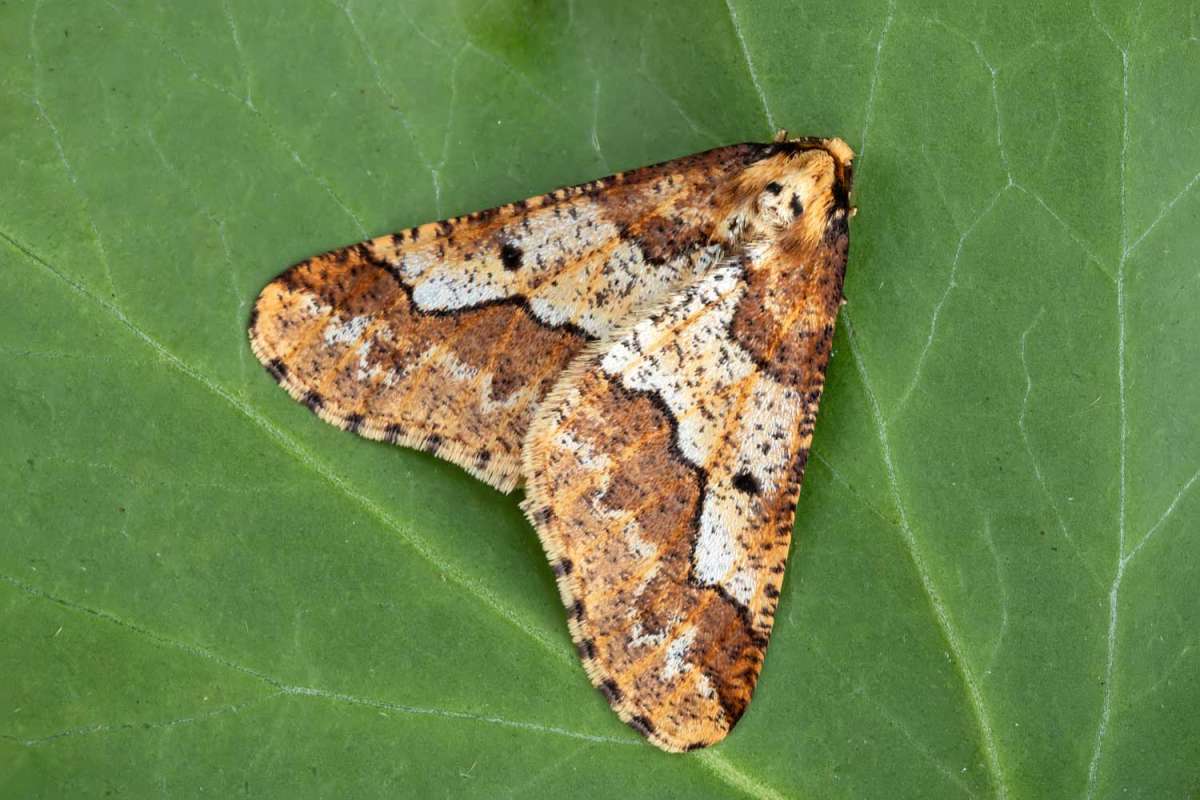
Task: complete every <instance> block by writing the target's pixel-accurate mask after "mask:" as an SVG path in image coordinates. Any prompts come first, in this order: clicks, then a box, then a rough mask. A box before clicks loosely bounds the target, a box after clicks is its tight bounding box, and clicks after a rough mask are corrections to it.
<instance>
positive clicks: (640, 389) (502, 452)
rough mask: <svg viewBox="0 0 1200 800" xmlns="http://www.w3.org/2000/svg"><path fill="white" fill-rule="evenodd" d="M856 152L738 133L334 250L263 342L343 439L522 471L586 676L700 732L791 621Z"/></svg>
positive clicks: (489, 476)
mask: <svg viewBox="0 0 1200 800" xmlns="http://www.w3.org/2000/svg"><path fill="white" fill-rule="evenodd" d="M852 160H853V153H852V152H851V150H850V148H849V147H847V146H846V144H845V143H844V142H842V141H841V140H840V139H814V138H806V139H786V138H784V139H780V140H777V141H775V142H772V143H769V144H756V143H748V144H740V145H732V146H729V147H722V148H718V149H715V150H709V151H707V152H704V153H699V154H697V155H693V156H688V157H686V158H680V159H677V160H674V161H668V162H665V163H663V164H658V165H655V166H651V167H644V168H642V169H637V170H633V171H631V172H626V173H620V174H617V175H613V176H611V177H608V178H602V179H600V180H597V181H593V182H591V183H586V184H583V185H580V186H575V187H572V188H567V189H559V190H557V191H554V192H551V193H549V194H545V195H541V196H539V197H534V198H531V199H529V200H524V201H520V202H517V203H512V204H510V205H507V206H501V207H499V208H495V209H491V210H488V211H482V212H478V213H475V214H469V215H467V216H464V217H457V218H454V219H450V220H446V221H443V222H436V223H430V224H427V225H422V226H419V227H416V228H411V229H408V230H405V231H401V232H398V233H395V234H391V235H388V236H382V237H379V238H377V239H371V240H369V241H365V242H362V243H359V244H356V245H352V246H350V247H346V248H343V249H340V250H334V251H331V252H329V253H326V254H324V255H320V256H316V257H314V258H311V259H308V260H305V261H302V262H300V263H299V264H297V265H296V266H294V267H292V268H291V269H289V270H287V271H285V272H284V273H283V274H281V275H280V276H279V277H278V278H276V279H275V280H274V281H272V282H271V283H270V284H268V285H267V287H266V288H265V289H264V290H263V291H262V293H261V294H260V296H259V298H258V300H257V302H256V303H255V306H254V310H253V312H252V316H251V323H250V342H251V346H252V348H253V350H254V353H255V355H256V356H257V357H258V358H259V360H260V361H262V363H263V364H264V365H265V366H266V367H267V369H268V370H269V371H270V373H271V374H272V375H273V376H274V377H275V379H276V380H277V381H278V382H279V383H280V384H281V385H282V386H283V387H284V388H285V389H287V391H288V392H289V393H290V394H291V395H292V396H293V397H295V398H296V399H298V400H300V401H301V402H303V403H304V404H305V405H307V406H308V407H309V408H310V409H312V410H313V411H314V412H316V413H317V414H319V415H320V416H321V417H322V418H323V419H325V420H327V421H329V422H332V423H333V424H335V425H338V426H339V427H341V428H344V429H347V430H352V431H354V432H356V433H359V434H361V435H363V436H366V437H369V438H372V439H383V440H386V441H390V442H393V443H396V444H402V445H405V446H409V447H416V448H422V449H426V450H429V451H431V452H434V453H436V454H437V455H439V456H441V457H443V458H445V459H447V460H449V461H452V462H454V463H456V464H458V465H460V466H462V467H463V468H465V469H466V470H468V471H469V472H471V473H472V474H474V475H476V476H478V477H479V478H481V479H482V480H484V481H486V482H488V483H490V484H491V485H493V486H495V487H497V488H499V489H501V490H503V491H510V490H511V489H513V488H514V487H516V486H517V484H518V483H519V482H521V481H522V480H524V482H525V484H526V486H527V496H526V499H525V502H524V506H525V508H526V511H527V512H528V514H529V517H530V520H531V521H532V523H533V525H534V527H535V528H536V529H537V532H538V535H539V536H540V537H541V540H542V543H543V545H544V547H545V549H546V552H547V555H548V557H549V559H550V562H551V565H552V567H553V568H554V571H555V574H556V575H557V576H558V584H559V589H560V591H561V593H562V599H563V602H564V604H565V605H566V607H567V610H568V620H569V625H570V629H571V634H572V637H573V638H574V640H575V642H576V645H577V647H578V649H579V653H580V657H581V659H582V661H583V664H584V666H585V667H586V669H587V672H588V675H589V676H590V677H591V679H592V681H593V683H595V685H596V686H597V687H599V688H600V689H601V690H602V691H603V692H604V693H605V695H606V696H607V698H608V700H609V702H610V703H611V704H612V706H613V708H614V709H615V710H616V711H617V713H618V714H619V715H620V716H621V718H622V719H623V720H625V721H626V722H628V723H629V724H630V725H631V726H633V727H634V728H635V729H637V730H638V731H640V732H641V733H642V734H644V735H645V736H646V737H647V738H649V739H650V740H651V741H652V742H653V743H654V744H656V745H658V746H659V747H661V748H663V749H666V750H673V751H674V750H686V749H693V748H696V747H703V746H706V745H709V744H712V743H714V742H716V741H719V740H720V739H722V738H723V737H724V736H725V735H726V734H727V733H728V732H729V730H730V729H731V728H732V727H733V725H734V724H735V723H736V722H737V720H738V719H739V717H740V716H741V715H742V713H743V711H745V709H746V706H747V704H748V703H749V701H750V697H751V694H752V693H753V690H754V686H755V683H756V682H757V679H758V674H759V671H760V668H761V666H762V660H763V655H764V652H765V649H766V645H767V640H768V637H769V636H770V633H771V625H772V621H773V619H774V613H775V608H776V604H777V602H778V598H779V593H780V588H781V585H782V579H783V571H784V564H785V562H786V558H787V552H788V546H789V543H790V538H791V530H792V521H793V515H794V509H795V503H796V499H797V497H798V495H799V491H800V482H801V479H802V477H803V474H804V465H805V461H806V458H807V455H808V447H809V442H810V441H811V436H812V430H813V424H814V420H815V417H816V412H817V406H818V403H819V402H820V397H821V390H822V387H823V385H824V378H825V367H826V363H827V361H828V358H829V350H830V343H831V341H832V336H833V326H834V321H835V319H836V316H837V312H838V308H839V306H840V304H841V302H842V279H843V275H844V271H845V262H846V252H847V247H848V241H849V240H848V225H847V223H848V218H849V215H850V212H851V209H850V204H849V192H850V185H851V162H852Z"/></svg>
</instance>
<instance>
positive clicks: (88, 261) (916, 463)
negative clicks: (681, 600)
mask: <svg viewBox="0 0 1200 800" xmlns="http://www.w3.org/2000/svg"><path fill="white" fill-rule="evenodd" d="M1198 25H1200V23H1198V22H1197V18H1196V15H1195V12H1194V10H1193V11H1191V12H1188V11H1186V10H1185V9H1184V8H1183V7H1182V6H1181V5H1180V4H1178V3H1171V2H1167V0H1148V2H1145V3H1142V4H1140V5H1138V6H1137V7H1136V8H1135V7H1132V6H1130V4H1125V3H1119V2H1116V0H1103V1H1102V0H1097V2H1095V3H1092V4H1090V5H1089V4H1086V3H1081V2H1068V3H1053V4H1040V3H1023V2H1018V3H1016V4H1011V3H1010V4H1008V5H1006V6H1005V8H1004V11H1003V13H1001V12H1000V11H998V10H992V11H987V10H982V11H981V10H980V9H976V8H972V7H969V6H964V5H962V4H954V3H944V4H938V3H934V2H922V3H910V2H903V0H890V2H889V0H850V2H843V3H833V2H818V3H803V4H802V3H798V2H784V1H783V0H762V2H753V3H752V2H749V1H748V0H728V2H725V3H722V2H719V1H717V0H712V1H710V2H703V3H701V2H695V3H692V2H689V3H683V4H680V3H667V2H632V0H619V1H617V2H611V3H609V2H606V3H582V2H574V3H572V2H566V3H543V2H534V0H524V1H523V2H522V1H520V0H492V1H491V2H487V1H486V0H461V1H460V2H456V3H443V2H434V1H433V0H421V1H420V2H407V3H402V4H396V3H383V2H375V0H348V2H347V3H345V4H338V3H333V2H324V1H322V0H295V2H289V3H286V4H276V5H275V6H274V7H273V8H272V7H270V6H269V5H268V4H263V3H248V2H236V0H203V2H196V3H188V4H161V3H154V2H149V0H113V2H111V3H84V2H71V1H69V0H32V1H25V2H10V3H7V4H4V5H3V6H0V42H2V45H3V46H2V47H0V64H2V65H3V69H0V76H2V77H0V177H2V179H3V181H2V182H3V186H4V187H5V191H4V192H3V193H0V269H2V270H3V274H4V277H5V279H6V280H5V281H4V283H3V285H4V289H3V297H4V300H5V301H6V302H5V303H4V308H5V313H4V314H3V315H2V316H0V367H2V369H0V376H2V377H0V386H2V387H3V391H4V396H5V398H6V400H7V401H8V407H7V409H6V412H5V413H4V414H3V415H2V416H0V441H2V442H3V443H4V446H3V447H0V496H3V497H4V498H5V502H3V503H2V504H0V507H2V510H0V545H2V546H0V619H2V623H0V628H2V630H3V632H4V635H3V637H0V674H3V675H4V676H5V680H4V681H0V786H2V787H3V794H5V795H6V796H31V797H54V796H71V797H78V796H97V795H100V794H102V793H114V794H124V795H126V796H146V795H150V794H156V795H159V794H164V795H169V796H177V797H183V796H198V795H201V794H204V795H208V796H227V795H231V794H234V793H239V792H240V793H242V794H246V795H251V796H274V795H278V796H297V795H300V796H355V797H375V796H379V797H394V796H414V797H418V796H419V797H432V796H451V797H498V796H525V795H528V794H541V795H546V796H551V795H553V796H562V797H573V796H594V797H625V798H628V797H672V796H674V797H701V796H729V795H741V796H749V797H756V798H780V797H880V796H889V797H961V796H978V797H990V796H997V797H1011V798H1024V797H1029V798H1033V797H1063V796H1065V797H1115V796H1122V797H1124V796H1145V797H1165V796H1184V795H1190V794H1192V793H1195V792H1196V791H1198V790H1200V768H1198V767H1197V764H1200V758H1198V756H1200V721H1198V718H1197V716H1196V714H1195V713H1194V712H1195V709H1196V708H1197V707H1200V660H1198V659H1200V642H1198V641H1197V632H1196V631H1197V626H1196V619H1197V618H1198V617H1200V594H1197V593H1196V591H1195V585H1196V581H1197V577H1198V571H1200V540H1198V539H1197V537H1196V536H1195V535H1193V534H1194V533H1195V531H1196V528H1197V522H1198V521H1200V487H1197V486H1196V484H1197V483H1200V478H1198V476H1200V473H1198V472H1197V470H1198V468H1200V426H1197V425H1196V419H1197V417H1198V414H1200V401H1198V399H1197V398H1200V371H1198V370H1196V368H1195V365H1196V363H1197V359H1198V356H1200V344H1198V343H1200V315H1197V314H1196V308H1197V304H1198V302H1200V274H1198V273H1197V271H1196V269H1197V268H1196V258H1195V254H1196V253H1197V252H1200V224H1198V223H1200V188H1197V183H1200V135H1198V134H1200V102H1198V98H1197V96H1196V95H1195V93H1194V92H1191V91H1189V90H1187V89H1186V81H1187V77H1186V76H1189V75H1195V74H1197V72H1198V71H1200V47H1197V41H1198V39H1197V32H1198V31H1200V28H1198ZM776 126H786V127H788V128H789V129H791V130H792V132H793V133H795V134H801V135H807V134H814V135H838V136H842V137H844V138H845V139H847V140H848V141H849V142H850V143H851V145H852V146H853V147H854V148H855V149H856V151H857V152H858V154H859V159H858V162H857V165H856V182H855V189H856V201H857V204H858V207H859V213H858V217H857V218H856V220H855V222H854V225H853V228H852V247H851V256H850V264H849V269H848V279H847V295H848V297H849V298H850V304H849V305H848V306H847V307H846V309H845V311H844V316H843V319H842V322H841V325H840V327H839V331H838V338H837V342H836V345H837V346H836V351H835V354H834V356H833V360H832V364H831V370H830V385H829V387H828V389H827V392H826V395H825V401H824V403H823V408H822V413H821V420H820V424H819V425H818V429H817V436H816V441H815V445H814V450H813V459H812V461H811V462H810V468H809V475H808V479H807V482H806V485H805V488H804V492H803V495H802V497H801V502H800V508H799V514H798V523H797V539H796V544H795V546H794V550H793V554H792V558H791V565H790V568H789V572H788V577H787V580H786V582H785V584H784V592H783V596H782V599H781V606H780V614H779V617H778V620H777V622H776V628H775V635H774V637H773V643H772V646H771V648H770V651H769V652H770V655H769V657H768V658H767V662H766V665H765V668H764V672H763V676H762V680H761V683H760V686H759V690H758V693H757V696H756V698H755V701H754V703H753V704H752V705H751V708H750V711H749V712H748V713H747V715H746V717H745V718H744V720H743V721H742V723H741V724H740V725H739V727H738V729H737V730H736V731H735V732H734V733H733V734H732V735H731V736H730V738H729V739H728V740H727V741H726V742H725V743H724V744H722V745H721V746H719V747H717V748H714V749H713V750H711V751H706V752H703V753H698V754H691V755H688V756H682V757H681V756H669V755H666V754H663V753H660V752H658V751H656V750H654V749H653V748H651V747H649V746H648V745H646V744H645V743H643V742H642V741H641V740H640V739H639V738H638V737H637V736H636V735H635V734H634V733H632V732H631V731H629V730H628V729H627V728H625V726H623V725H622V724H620V723H619V721H618V720H617V719H616V717H615V716H614V715H613V714H612V713H611V712H610V711H609V709H608V707H607V705H606V704H605V702H604V701H603V699H602V698H601V697H600V695H599V694H598V693H596V692H595V691H594V690H593V689H592V688H591V687H590V685H589V684H588V682H587V680H586V679H585V677H584V675H583V672H582V669H581V667H580V666H579V664H578V662H577V659H576V658H575V656H574V654H573V652H572V651H571V648H570V643H569V640H568V637H567V633H566V625H565V621H564V618H563V612H562V609H561V607H560V605H559V603H558V600H557V598H556V596H555V589H554V585H553V580H552V575H551V573H550V570H549V568H548V566H547V565H546V563H545V561H544V558H543V557H542V554H541V552H540V548H539V546H538V544H537V541H536V537H535V536H534V534H533V532H532V531H531V530H530V529H529V527H528V525H527V524H526V523H525V521H524V520H523V518H522V516H521V514H520V513H519V511H518V509H517V506H516V499H515V498H512V497H505V496H502V495H499V494H497V493H495V492H493V491H491V490H490V489H488V488H487V487H485V486H483V485H482V484H480V483H477V482H475V481H473V480H471V479H470V478H469V477H467V476H466V475H465V474H464V473H462V472H461V471H460V470H458V469H456V468H454V467H452V466H450V465H447V464H444V463H441V462H439V461H437V460H435V459H433V458H431V457H428V456H426V455H424V454H420V453H414V452H409V451H405V450H400V449H397V448H392V447H388V446H386V445H381V444H375V443H369V442H366V441H362V440H359V439H357V438H355V437H353V436H350V435H347V434H344V433H341V432H339V431H337V430H335V429H333V428H332V427H330V426H328V425H325V424H323V423H321V422H319V421H318V420H317V419H316V418H314V417H313V416H312V415H311V414H309V413H308V412H307V411H306V410H305V409H303V408H302V407H301V406H299V405H298V404H296V403H294V402H292V401H291V400H290V399H289V398H287V397H286V395H285V394H284V393H283V392H281V391H279V390H278V388H277V387H275V386H274V384H273V383H272V381H271V380H270V378H269V377H268V376H267V375H266V373H265V372H264V371H263V370H262V369H261V368H260V367H259V366H258V365H257V364H256V363H255V362H254V359H253V357H252V356H251V354H250V352H249V349H248V347H247V344H246V339H245V333H244V330H245V324H246V315H247V313H248V308H249V303H250V302H251V300H252V299H253V297H254V296H255V294H256V293H257V291H258V289H259V288H260V287H261V286H262V285H263V284H264V283H265V282H266V281H267V280H268V279H269V278H270V277H272V276H273V275H274V274H275V273H277V272H278V271H279V270H280V269H281V268H282V267H283V266H285V265H287V264H290V263H293V262H295V261H297V260H298V259H300V258H303V257H306V256H309V255H311V254H313V253H315V252H319V251H322V250H325V249H328V248H331V247H334V246H337V245H342V244H346V243H348V242H352V241H355V240H357V239H361V238H364V237H366V236H367V235H371V234H378V233H382V232H386V231H389V230H393V229H397V228H400V227H407V226H410V225H413V224H415V223H419V222H424V221H428V220H430V219H436V218H439V217H444V216H449V215H451V214H455V213H461V212H466V211H472V210H476V209H480V208H485V207H489V206H492V205H495V204H497V203H500V202H504V201H508V200H512V199H516V198H520V197H525V196H529V195H532V194H535V193H539V192H542V191H546V190H548V189H550V188H552V187H554V186H558V185H563V184H570V183H578V182H581V181H584V180H588V179H591V178H594V177H597V176H600V175H603V174H606V173H608V172H611V171H614V170H617V169H623V168H630V167H635V166H639V165H642V164H646V163H651V162H654V161H658V160H662V159H666V158H672V157H676V156H680V155H683V154H686V153H689V152H694V151H697V150H701V149H704V148H707V147H712V146H716V145H719V144H725V143H730V142H734V141H742V140H748V139H759V140H762V139H767V138H770V136H771V135H772V134H773V132H774V128H775V127H776Z"/></svg>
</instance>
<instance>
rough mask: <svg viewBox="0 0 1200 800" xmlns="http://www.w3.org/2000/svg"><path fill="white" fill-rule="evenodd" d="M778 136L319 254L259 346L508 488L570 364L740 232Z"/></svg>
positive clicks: (395, 430)
mask: <svg viewBox="0 0 1200 800" xmlns="http://www.w3.org/2000/svg"><path fill="white" fill-rule="evenodd" d="M776 147H777V146H776V145H765V144H740V145H731V146H728V147H722V148H717V149H715V150H710V151H707V152H705V153H700V154H697V155H694V156H688V157H685V158H680V159H676V160H673V161H668V162H664V163H662V164H659V165H655V166H651V167H643V168H641V169H637V170H633V171H630V172H626V173H619V174H617V175H613V176H611V177H609V178H603V179H600V180H597V181H592V182H590V183H585V184H582V185H579V186H575V187H571V188H566V189H559V190H557V191H554V192H551V193H549V194H545V195H541V196H538V197H534V198H530V199H528V200H524V201H520V202H517V203H512V204H509V205H506V206H501V207H498V208H494V209H491V210H488V211H483V212H478V213H475V214H470V215H467V216H462V217H457V218H453V219H449V220H446V221H443V222H436V223H430V224H427V225H422V226H419V227H415V228H411V229H408V230H404V231H401V232H398V233H395V234H392V235H388V236H382V237H379V238H375V239H371V240H368V241H365V242H361V243H359V244H356V245H353V246H350V247H345V248H341V249H338V250H334V251H331V252H329V253H325V254H323V255H319V256H316V257H314V258H310V259H307V260H305V261H302V262H300V263H298V264H296V265H295V266H293V267H291V268H290V269H288V270H287V271H285V272H284V273H282V274H281V275H280V276H279V277H278V278H276V279H275V280H274V281H272V282H271V283H270V284H268V285H267V286H266V288H264V289H263V291H262V293H261V294H260V295H259V297H258V299H257V301H256V303H255V306H254V309H253V311H252V313H251V321H250V330H249V334H250V342H251V346H252V349H253V351H254V353H255V355H256V356H257V357H258V359H259V360H260V361H261V362H262V363H263V365H264V366H266V367H267V369H268V370H269V371H270V372H271V374H272V375H273V376H274V377H275V379H276V380H277V381H278V382H279V383H280V384H281V385H282V386H283V387H284V388H285V389H286V390H287V391H288V392H289V393H290V394H291V395H292V396H293V397H294V398H296V399H297V400H299V401H300V402H302V403H304V404H305V405H307V406H308V407H309V408H310V409H312V410H313V411H314V412H316V413H317V414H319V415H320V416H321V417H322V418H323V419H325V420H326V421H328V422H331V423H333V424H334V425H337V426H338V427H340V428H343V429H345V430H350V431H354V432H356V433H358V434H360V435H362V436H365V437H368V438H371V439H379V440H386V441H389V442H392V443H395V444H401V445H404V446H408V447H414V448H418V449H424V450H428V451H430V452H433V453H435V454H437V455H439V456H440V457H442V458H445V459H447V460H449V461H452V462H454V463H456V464H458V465H460V466H462V467H463V468H465V469H466V470H467V471H469V472H471V473H472V474H473V475H475V476H477V477H479V478H481V479H482V480H484V481H486V482H487V483H489V484H491V485H493V486H495V487H497V488H499V489H501V490H503V491H509V490H511V489H512V488H514V487H515V486H516V485H517V484H518V483H519V481H520V479H521V457H520V453H521V446H522V442H523V440H524V437H525V433H526V431H527V429H528V425H529V421H530V419H531V418H532V415H533V411H534V409H535V407H536V406H537V404H538V402H539V401H540V400H541V398H542V397H543V396H544V395H545V394H546V392H548V391H549V389H550V388H551V386H553V384H554V382H555V380H556V379H557V377H558V376H559V374H560V373H561V372H562V371H563V370H564V369H565V368H566V367H567V365H568V364H569V363H570V362H571V360H572V359H573V358H575V357H576V355H577V354H578V353H579V352H580V351H581V350H582V349H583V348H584V347H585V346H586V345H587V344H588V343H589V342H593V341H596V340H597V339H600V338H602V337H604V336H606V335H608V334H609V333H610V332H611V331H612V330H613V329H614V328H615V327H616V326H617V325H618V324H619V323H620V322H621V321H622V320H624V318H625V317H627V316H628V315H629V313H630V312H631V310H632V309H635V308H639V307H644V306H646V305H649V304H652V303H654V302H661V300H662V298H663V297H666V296H669V295H670V294H671V293H672V292H675V291H677V290H678V289H679V288H680V287H681V286H683V285H686V284H687V283H688V282H690V281H691V280H693V279H694V278H695V277H697V276H698V275H701V274H703V273H704V272H705V271H707V270H708V269H710V268H711V266H712V265H713V264H714V263H715V262H716V261H717V260H718V259H719V258H720V257H721V256H722V254H723V253H724V252H725V251H726V250H727V248H728V247H729V246H730V244H731V243H732V242H733V241H735V240H736V239H737V237H738V235H739V229H738V227H737V226H738V225H739V224H740V218H739V217H738V216H737V214H734V213H731V212H732V209H731V207H730V206H729V205H728V204H727V203H725V202H723V201H722V200H721V189H722V187H725V186H728V185H729V184H730V182H731V181H733V180H735V179H736V177H737V176H738V175H741V174H742V173H744V172H745V171H746V170H747V169H749V168H751V167H753V166H754V165H756V164H758V163H760V162H762V161H764V160H770V159H771V158H772V157H773V156H775V155H776V149H775V148H776Z"/></svg>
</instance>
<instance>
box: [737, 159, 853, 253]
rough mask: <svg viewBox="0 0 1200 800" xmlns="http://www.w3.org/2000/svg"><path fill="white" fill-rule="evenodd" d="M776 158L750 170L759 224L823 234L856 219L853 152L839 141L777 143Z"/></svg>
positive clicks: (751, 189)
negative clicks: (853, 192)
mask: <svg viewBox="0 0 1200 800" xmlns="http://www.w3.org/2000/svg"><path fill="white" fill-rule="evenodd" d="M772 150H773V152H772V155H771V156H770V157H769V158H767V159H764V160H763V161H762V162H760V163H759V164H756V165H755V167H754V168H753V169H752V170H749V171H748V174H747V176H746V177H747V179H749V180H750V181H752V183H751V185H750V186H747V187H746V188H747V189H748V190H749V192H748V194H750V195H752V196H753V198H754V199H753V214H754V215H755V217H756V218H757V221H758V222H759V224H760V225H763V226H766V227H769V228H774V229H777V230H778V229H784V228H786V229H799V230H804V231H807V232H808V233H809V234H810V235H814V236H815V235H819V234H820V233H821V232H822V231H824V230H825V229H826V227H827V226H828V225H830V224H833V225H844V224H845V222H846V221H847V220H848V219H849V218H850V216H852V214H853V210H852V208H851V205H850V188H851V180H852V178H851V175H852V167H851V164H852V162H853V159H854V152H853V151H852V150H851V149H850V147H849V146H848V145H847V144H846V143H845V142H843V141H842V140H841V139H818V138H805V139H789V140H785V141H781V142H775V143H774V144H773V145H772Z"/></svg>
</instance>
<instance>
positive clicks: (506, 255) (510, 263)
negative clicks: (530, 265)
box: [500, 242, 525, 270]
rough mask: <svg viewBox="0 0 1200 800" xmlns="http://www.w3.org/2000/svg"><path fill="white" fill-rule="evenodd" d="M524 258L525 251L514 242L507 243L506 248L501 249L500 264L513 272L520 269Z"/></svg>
mask: <svg viewBox="0 0 1200 800" xmlns="http://www.w3.org/2000/svg"><path fill="white" fill-rule="evenodd" d="M524 257H525V253H524V251H523V250H521V248H519V247H517V246H516V245H515V244H513V243H512V242H505V243H504V246H503V247H501V248H500V262H501V263H502V264H504V268H505V269H508V270H513V269H518V268H520V266H521V262H522V260H523V259H524Z"/></svg>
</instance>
